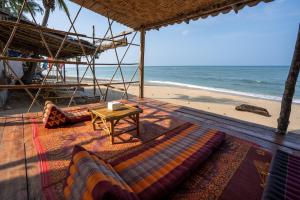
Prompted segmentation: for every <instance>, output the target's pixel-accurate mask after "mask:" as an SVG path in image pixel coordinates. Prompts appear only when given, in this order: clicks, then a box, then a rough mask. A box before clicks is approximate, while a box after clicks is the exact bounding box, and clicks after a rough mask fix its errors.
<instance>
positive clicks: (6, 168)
mask: <svg viewBox="0 0 300 200" xmlns="http://www.w3.org/2000/svg"><path fill="white" fill-rule="evenodd" d="M136 101H138V103H139V104H143V105H145V106H148V107H155V108H159V109H161V110H163V111H166V112H169V113H171V115H173V116H175V117H179V118H181V119H184V120H187V121H190V122H192V123H195V124H200V125H202V126H203V125H205V126H207V127H211V128H217V129H219V130H221V131H224V132H226V133H227V134H231V135H234V136H237V137H240V138H242V139H246V140H249V141H252V142H255V143H257V144H259V145H261V146H263V147H264V148H266V149H268V150H270V151H272V152H275V151H276V150H277V149H282V150H284V151H287V152H290V153H293V154H296V155H300V135H298V134H295V133H288V134H287V135H285V136H282V135H277V134H275V132H274V131H275V130H274V129H273V128H270V127H266V126H262V125H257V124H253V123H250V122H245V121H240V120H236V119H232V118H229V117H225V116H220V115H216V114H212V113H208V112H204V111H201V110H195V109H192V108H187V107H182V106H176V105H172V104H169V103H165V102H160V101H156V100H152V99H143V100H136ZM27 116H28V115H27V114H18V115H11V116H6V117H0V199H39V198H40V197H41V194H39V191H40V190H39V189H38V188H39V187H40V186H39V181H34V180H35V179H37V178H38V177H39V176H38V173H39V172H38V168H37V166H36V165H35V164H34V160H32V159H34V154H35V151H34V149H33V148H34V147H33V144H32V143H31V134H30V133H29V132H31V130H29V129H30V127H29V126H30V122H29V121H28V117H27Z"/></svg>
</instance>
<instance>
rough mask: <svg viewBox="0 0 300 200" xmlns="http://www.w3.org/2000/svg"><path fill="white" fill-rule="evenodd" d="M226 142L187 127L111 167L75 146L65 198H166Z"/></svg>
mask: <svg viewBox="0 0 300 200" xmlns="http://www.w3.org/2000/svg"><path fill="white" fill-rule="evenodd" d="M224 138H225V133H223V132H219V131H217V130H211V129H206V128H202V127H199V126H197V125H194V124H192V123H185V124H184V125H182V126H180V127H177V128H175V129H173V130H171V131H169V133H166V134H165V135H164V137H163V138H160V139H157V140H153V141H151V142H150V143H147V145H144V146H142V147H141V148H138V149H137V150H135V151H132V152H130V153H128V154H126V155H123V156H122V157H120V158H117V159H114V160H112V161H110V162H108V163H107V162H103V161H101V159H100V158H96V156H95V155H93V154H92V153H90V152H87V151H86V150H84V149H82V148H81V149H80V148H78V147H76V148H77V150H76V148H75V149H74V152H73V156H72V161H71V164H70V169H69V175H68V177H67V181H66V186H65V190H64V192H65V197H66V199H73V198H72V197H74V196H76V197H77V199H82V198H83V197H84V195H85V197H86V196H88V197H89V198H88V199H95V198H94V197H96V196H97V199H144V200H148V199H162V198H164V197H166V196H167V195H168V194H169V193H170V192H171V191H173V190H174V189H176V187H177V186H178V185H179V184H180V183H182V181H183V180H184V179H185V178H187V177H188V176H189V175H190V174H191V173H192V172H193V170H194V169H195V168H197V167H198V166H199V165H200V164H201V163H203V162H205V160H206V159H207V158H208V157H209V156H210V155H211V154H212V153H213V151H214V150H216V149H217V148H218V147H219V145H220V144H221V143H222V141H223V140H224ZM78 149H79V150H78ZM84 151H86V152H84ZM109 171H110V172H109ZM91 180H93V181H91ZM100 185H101V186H100ZM104 186H105V187H104ZM87 194H89V195H87ZM95 195H96V196H95ZM115 195H117V197H116V196H115ZM81 197H82V198H81ZM99 197H100V198H99ZM101 197H103V198H101ZM105 197H106V198H105ZM107 197H109V198H107ZM114 197H116V198H114Z"/></svg>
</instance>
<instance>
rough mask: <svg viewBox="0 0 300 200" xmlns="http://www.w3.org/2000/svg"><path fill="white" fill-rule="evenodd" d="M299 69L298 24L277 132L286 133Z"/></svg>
mask: <svg viewBox="0 0 300 200" xmlns="http://www.w3.org/2000/svg"><path fill="white" fill-rule="evenodd" d="M299 70H300V25H299V30H298V36H297V41H296V45H295V50H294V56H293V60H292V64H291V67H290V71H289V74H288V77H287V80H286V82H285V89H284V93H283V96H282V101H281V111H280V115H279V118H278V120H277V122H278V126H277V133H280V134H286V132H287V128H288V125H289V119H290V114H291V107H292V103H293V96H294V93H295V87H296V83H297V78H298V75H299Z"/></svg>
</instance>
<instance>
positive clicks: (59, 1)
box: [56, 0, 70, 15]
mask: <svg viewBox="0 0 300 200" xmlns="http://www.w3.org/2000/svg"><path fill="white" fill-rule="evenodd" d="M56 3H57V5H58V7H59V9H62V10H63V11H64V12H65V13H66V14H67V15H70V13H69V9H68V6H67V4H66V2H65V1H64V0H56Z"/></svg>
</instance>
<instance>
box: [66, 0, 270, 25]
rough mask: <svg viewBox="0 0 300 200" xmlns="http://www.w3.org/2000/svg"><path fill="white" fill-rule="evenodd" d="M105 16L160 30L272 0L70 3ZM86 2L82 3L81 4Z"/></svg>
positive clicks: (140, 0)
mask: <svg viewBox="0 0 300 200" xmlns="http://www.w3.org/2000/svg"><path fill="white" fill-rule="evenodd" d="M71 1H73V2H75V3H77V4H79V5H83V7H85V8H88V9H90V10H93V11H95V12H97V13H99V14H101V15H103V16H107V17H110V18H111V19H113V20H115V21H117V22H119V23H121V24H124V25H126V26H128V27H131V28H133V29H135V30H139V29H141V28H145V29H146V30H149V29H158V28H160V27H162V26H167V25H170V24H174V23H181V22H183V21H185V22H187V23H188V21H189V20H197V19H199V18H206V17H208V16H216V15H218V14H220V13H228V12H230V11H231V10H234V11H235V12H238V10H240V9H242V8H244V7H245V6H246V5H248V6H255V5H257V4H258V3H260V2H262V1H263V2H266V3H267V2H270V1H273V0H138V1H136V0H101V1H100V0H71ZM82 2H83V3H82Z"/></svg>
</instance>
